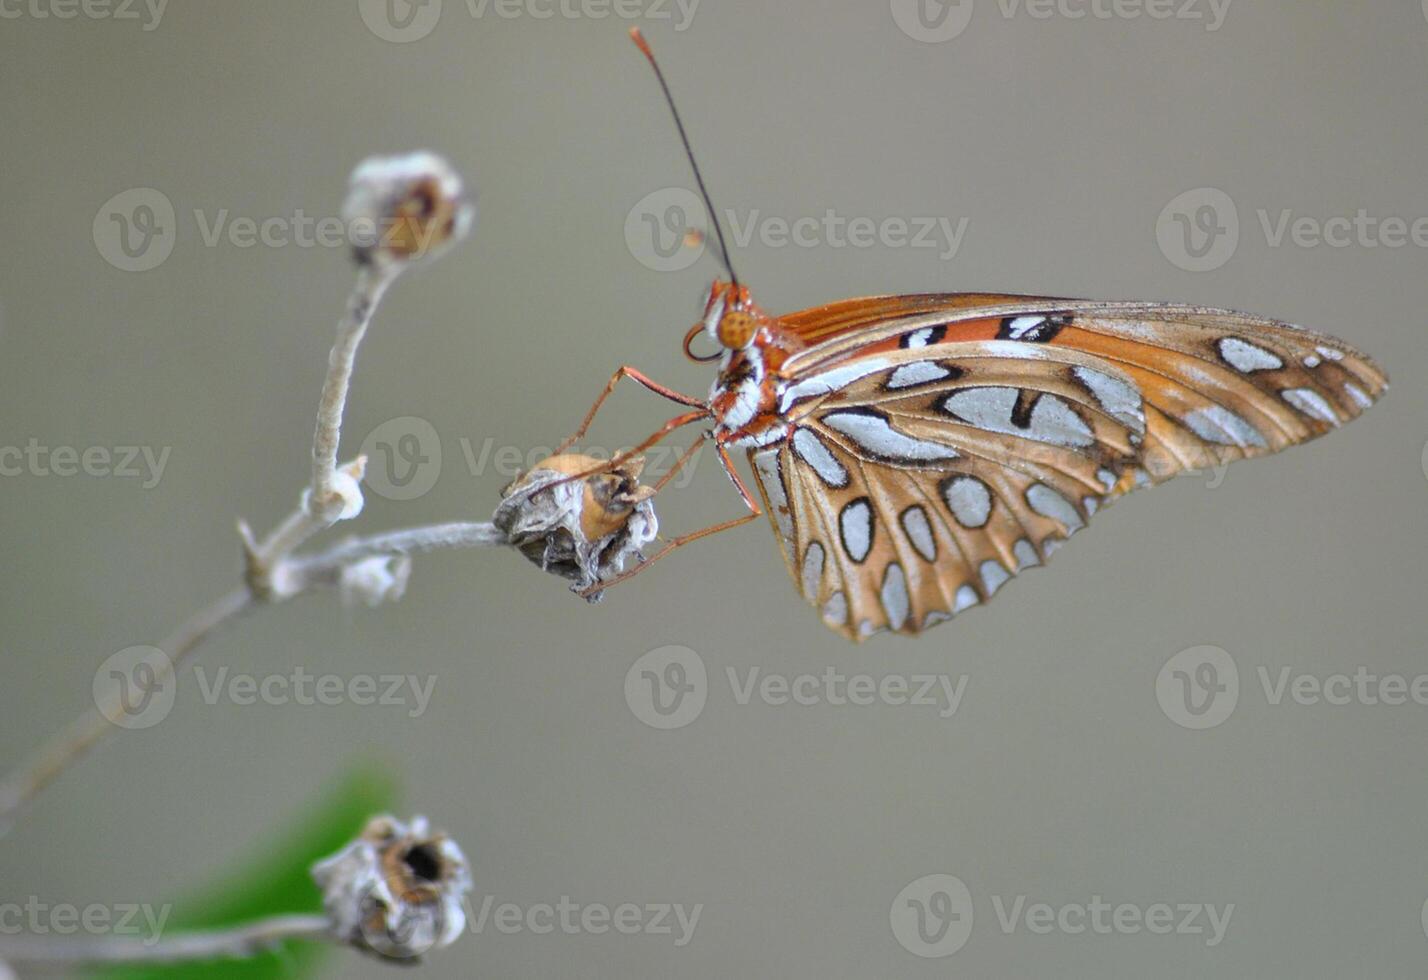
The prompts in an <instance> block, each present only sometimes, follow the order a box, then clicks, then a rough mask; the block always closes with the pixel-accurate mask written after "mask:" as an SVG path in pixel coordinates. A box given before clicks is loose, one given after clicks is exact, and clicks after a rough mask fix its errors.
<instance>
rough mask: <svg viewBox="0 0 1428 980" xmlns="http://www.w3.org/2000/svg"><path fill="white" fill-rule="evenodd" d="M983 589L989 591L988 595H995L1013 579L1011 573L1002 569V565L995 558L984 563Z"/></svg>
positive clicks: (982, 569) (982, 570)
mask: <svg viewBox="0 0 1428 980" xmlns="http://www.w3.org/2000/svg"><path fill="white" fill-rule="evenodd" d="M981 572H982V587H983V588H984V589H986V590H987V595H989V596H991V595H995V594H996V592H997V589H1000V588H1001V587H1002V586H1003V585H1006V584H1007V580H1008V579H1010V578H1011V572H1009V571H1007V570H1006V569H1005V568H1003V567H1002V563H1001V562H999V561H997V560H996V559H994V558H988V559H987V560H986V561H984V562H982V568H981Z"/></svg>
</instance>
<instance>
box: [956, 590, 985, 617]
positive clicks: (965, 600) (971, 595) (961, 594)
mask: <svg viewBox="0 0 1428 980" xmlns="http://www.w3.org/2000/svg"><path fill="white" fill-rule="evenodd" d="M981 601H982V597H981V596H979V595H977V590H976V589H974V588H972V587H971V586H970V585H964V586H962V587H961V588H960V589H958V590H957V596H956V600H955V603H956V604H955V605H953V607H952V611H953V612H961V611H962V610H963V609H970V608H971V607H972V606H975V605H976V604H977V603H979V602H981Z"/></svg>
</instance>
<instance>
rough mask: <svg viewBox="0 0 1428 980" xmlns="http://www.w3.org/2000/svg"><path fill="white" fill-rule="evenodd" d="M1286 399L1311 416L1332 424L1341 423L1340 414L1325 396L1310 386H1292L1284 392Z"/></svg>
mask: <svg viewBox="0 0 1428 980" xmlns="http://www.w3.org/2000/svg"><path fill="white" fill-rule="evenodd" d="M1282 394H1283V396H1284V400H1285V401H1287V402H1288V403H1289V404H1291V405H1293V406H1294V407H1295V408H1297V409H1299V411H1301V412H1303V413H1304V414H1305V415H1307V416H1309V417H1310V418H1314V419H1318V420H1319V421H1320V422H1328V423H1330V424H1332V425H1338V424H1339V416H1338V414H1337V413H1336V412H1335V411H1334V409H1333V407H1332V406H1331V405H1330V404H1329V403H1328V402H1327V401H1325V400H1324V396H1323V395H1321V394H1319V393H1318V392H1317V391H1314V390H1312V389H1310V388H1290V389H1289V390H1288V391H1285V392H1282Z"/></svg>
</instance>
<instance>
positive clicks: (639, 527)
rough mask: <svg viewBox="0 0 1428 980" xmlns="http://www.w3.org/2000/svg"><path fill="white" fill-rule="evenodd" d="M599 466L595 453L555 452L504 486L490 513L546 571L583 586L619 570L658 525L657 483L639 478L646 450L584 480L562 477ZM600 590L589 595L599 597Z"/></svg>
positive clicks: (637, 557)
mask: <svg viewBox="0 0 1428 980" xmlns="http://www.w3.org/2000/svg"><path fill="white" fill-rule="evenodd" d="M600 465H601V461H600V460H597V459H594V458H592V457H590V456H581V455H579V454H575V453H567V454H562V455H559V456H551V457H549V458H547V459H545V460H542V461H541V462H540V463H537V464H536V465H535V467H534V468H533V469H532V470H531V471H530V472H528V473H526V474H525V475H524V476H522V477H520V478H519V479H517V480H516V481H515V482H514V483H512V484H511V485H510V486H508V487H506V489H505V491H504V492H503V497H504V499H503V500H502V501H501V505H500V506H499V507H498V508H497V509H496V514H495V517H494V518H493V520H494V522H495V524H496V526H497V527H498V528H500V530H501V532H502V533H503V534H505V535H506V538H507V540H508V541H510V543H511V544H512V545H514V546H515V547H516V548H518V549H520V551H521V552H522V553H523V554H524V555H525V556H526V557H527V558H529V559H530V560H531V561H533V562H535V563H536V564H537V565H539V566H540V567H541V568H542V569H544V570H545V571H548V572H551V573H552V574H555V575H559V576H561V577H562V578H568V579H571V580H572V581H573V582H574V583H575V584H574V585H572V586H571V589H572V591H577V592H578V591H583V590H585V589H588V588H590V587H591V586H593V585H598V584H599V583H600V582H602V581H604V580H605V579H607V578H610V577H612V576H614V575H617V574H618V573H619V572H620V570H621V569H623V568H624V567H625V563H626V562H627V561H629V560H630V559H635V560H643V555H641V554H640V548H642V547H643V546H644V545H646V544H649V542H651V541H653V540H654V537H655V534H656V533H657V532H658V531H659V520H658V518H656V517H655V512H654V504H653V503H652V502H651V501H650V498H651V497H653V496H654V493H655V491H654V487H647V486H642V485H641V484H640V473H641V472H642V471H643V470H644V465H645V461H644V458H643V457H635V458H634V459H631V460H628V461H626V462H625V463H623V464H621V465H619V466H616V467H614V468H611V469H607V470H603V471H601V472H599V473H596V474H594V475H593V476H589V477H586V478H585V479H581V480H569V481H567V482H565V483H558V482H557V481H559V480H561V479H562V478H564V477H568V476H572V475H574V474H576V473H584V472H588V471H589V470H592V469H595V468H597V467H599V466H600ZM599 597H600V595H599V593H596V594H594V595H593V596H591V600H592V601H593V600H596V599H599Z"/></svg>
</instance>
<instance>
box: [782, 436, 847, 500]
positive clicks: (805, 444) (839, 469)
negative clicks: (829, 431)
mask: <svg viewBox="0 0 1428 980" xmlns="http://www.w3.org/2000/svg"><path fill="white" fill-rule="evenodd" d="M793 451H794V452H795V453H797V454H798V458H799V459H801V460H803V461H804V462H805V463H807V464H808V465H809V466H810V467H812V469H813V472H815V473H817V474H818V478H819V479H820V480H822V481H823V482H824V483H826V484H827V485H828V486H830V487H834V488H835V489H841V488H842V487H846V486H847V485H848V469H847V467H845V466H844V465H843V464H842V463H840V462H838V457H836V456H834V455H833V451H832V450H831V449H829V448H828V447H827V446H825V445H824V444H823V440H822V439H820V438H818V436H817V434H816V433H813V432H810V431H809V430H808V429H805V428H801V427H800V428H797V429H794V430H793Z"/></svg>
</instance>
